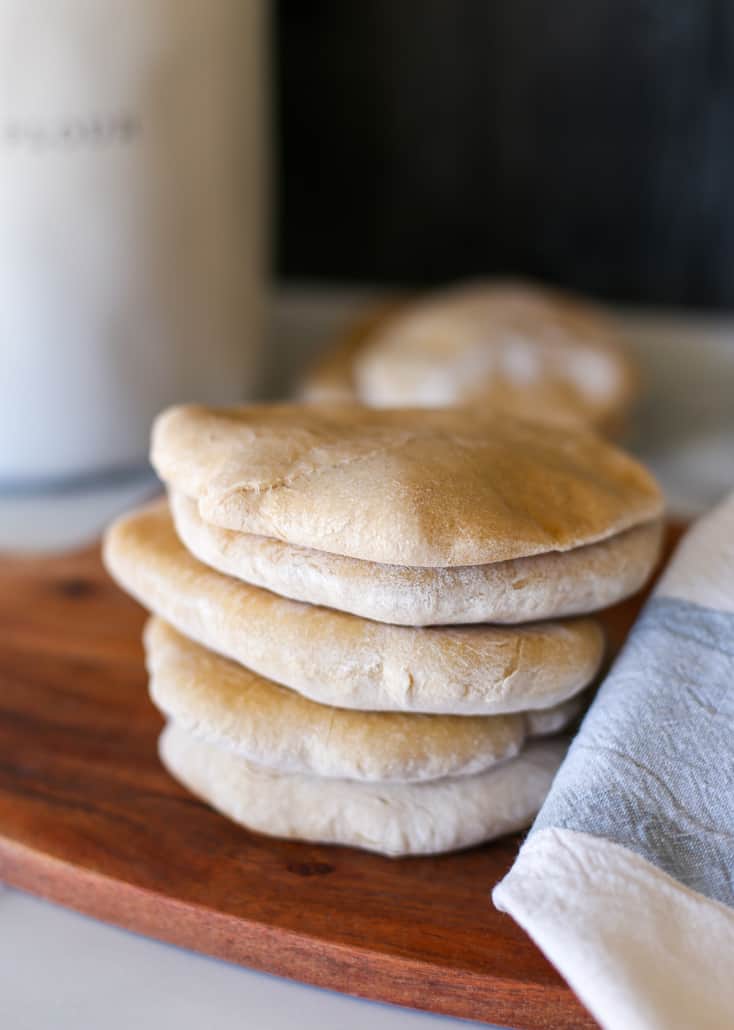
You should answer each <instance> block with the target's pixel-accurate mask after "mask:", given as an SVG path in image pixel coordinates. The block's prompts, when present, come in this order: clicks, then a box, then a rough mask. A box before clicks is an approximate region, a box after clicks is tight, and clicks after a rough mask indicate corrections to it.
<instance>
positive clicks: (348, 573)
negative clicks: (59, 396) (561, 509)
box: [169, 491, 662, 626]
mask: <svg viewBox="0 0 734 1030" xmlns="http://www.w3.org/2000/svg"><path fill="white" fill-rule="evenodd" d="M169 500H170V505H171V513H172V515H173V520H174V523H175V526H176V532H177V533H178V535H179V537H180V539H181V540H182V541H183V543H184V544H185V545H186V547H187V548H188V550H189V551H191V553H192V554H193V555H195V557H197V558H198V559H199V560H200V561H202V562H204V563H205V564H206V565H210V566H211V567H212V568H214V569H218V570H219V572H224V573H226V574H227V575H228V576H235V577H237V579H243V580H245V581H246V582H247V583H254V584H255V585H256V586H261V587H265V589H267V590H272V591H274V593H276V594H281V595H283V596H284V597H291V598H293V599H294V600H296V601H307V602H308V603H309V604H320V605H325V606H327V607H330V608H338V609H339V610H340V611H343V612H351V613H352V614H354V615H361V616H363V617H364V618H366V619H375V620H376V621H378V622H390V623H394V624H397V625H401V626H436V625H442V626H445V625H462V624H468V623H474V622H494V623H518V622H531V621H535V620H537V619H552V618H560V617H562V616H568V615H581V614H587V613H588V612H591V611H596V610H597V609H600V608H607V607H608V606H609V605H612V604H616V603H617V601H621V600H622V599H623V598H625V597H629V596H630V595H631V594H634V593H635V591H637V590H639V589H640V587H641V586H643V584H644V583H645V582H646V581H647V580H648V579H649V577H650V574H651V573H652V570H653V569H654V567H655V565H656V563H657V559H658V557H659V553H660V543H661V539H662V520H660V519H656V520H654V521H653V522H646V523H643V524H642V525H641V526H635V527H634V528H633V529H628V530H626V532H624V533H617V535H616V536H613V537H611V538H610V539H608V540H602V541H600V542H599V543H597V544H588V545H587V546H586V547H577V548H575V549H574V550H572V551H565V552H558V551H551V552H549V553H548V554H538V555H534V556H533V557H530V558H516V559H514V560H510V561H505V562H496V563H494V564H493V565H469V566H456V567H454V568H448V569H427V568H411V567H410V566H406V565H380V564H378V563H377V562H367V561H361V560H360V559H359V558H344V557H341V556H340V555H335V554H328V553H327V552H326V551H315V550H313V549H310V548H305V547H295V546H294V545H293V544H285V543H283V542H282V541H280V540H273V539H271V538H270V537H265V536H255V535H253V534H252V533H235V532H233V531H232V530H229V529H220V528H219V527H218V526H211V525H209V524H208V523H206V522H204V520H203V519H202V518H201V516H200V515H199V509H198V507H197V505H196V503H195V502H194V501H191V500H189V498H188V497H184V495H183V494H177V493H176V492H175V491H172V492H171V494H170V496H169Z"/></svg>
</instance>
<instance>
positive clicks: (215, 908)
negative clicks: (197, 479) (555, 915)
mask: <svg viewBox="0 0 734 1030" xmlns="http://www.w3.org/2000/svg"><path fill="white" fill-rule="evenodd" d="M637 607H638V603H629V604H627V605H623V606H620V607H619V608H617V609H614V610H612V611H611V612H610V613H609V614H608V616H606V621H607V623H608V626H609V633H610V640H611V642H612V645H613V646H614V647H617V646H618V645H619V643H620V641H621V640H622V639H623V638H624V635H625V633H626V631H627V628H628V627H629V625H630V623H631V620H632V619H633V618H634V615H635V613H636V610H637ZM144 617H145V616H144V612H143V611H142V609H140V608H139V607H138V606H137V605H136V604H134V603H133V602H132V601H131V600H129V599H128V598H127V597H125V596H124V595H123V594H122V593H121V592H120V591H119V590H118V589H117V588H116V587H115V586H114V585H113V584H112V583H111V582H110V581H109V579H108V578H107V576H106V575H105V573H104V571H103V569H102V566H101V564H100V560H99V552H98V549H97V548H94V549H91V550H88V551H85V552H83V553H77V554H72V555H66V556H62V557H54V558H43V559H41V558H38V559H34V558H9V557H6V558H2V559H0V879H2V880H4V881H5V882H7V883H9V884H11V885H14V886H16V887H20V888H23V889H25V890H28V891H31V892H33V893H34V894H38V895H41V896H42V897H46V898H49V899H51V900H53V901H56V902H59V903H61V904H63V905H67V906H70V907H72V908H74V909H77V910H79V911H81V912H85V913H87V914H89V915H92V916H95V917H96V918H98V919H102V920H104V921H106V922H110V923H115V924H118V925H120V926H123V927H127V928H129V929H131V930H135V931H137V932H139V933H143V934H147V935H149V936H152V937H157V938H160V939H161V940H165V941H170V942H172V943H174V944H178V945H182V946H183V947H187V948H192V949H194V950H196V951H201V952H204V953H206V954H209V955H215V956H217V957H219V958H223V959H228V960H229V961H232V962H237V963H240V964H242V965H246V966H250V967H252V968H255V969H261V970H267V971H268V972H270V973H275V974H278V975H281V976H286V977H291V978H293V979H296V980H301V981H304V982H306V983H311V984H317V985H319V986H322V987H329V988H332V989H335V990H338V991H343V992H346V993H349V994H353V995H357V996H360V997H365V998H372V999H378V1000H381V1001H388V1002H395V1003H397V1004H400V1005H409V1006H412V1007H415V1008H418V1009H426V1010H430V1011H434V1012H441V1013H446V1014H451V1015H456V1016H463V1017H466V1018H469V1019H475V1020H485V1021H488V1022H495V1023H499V1024H504V1025H508V1026H512V1027H519V1028H537V1030H540V1028H554V1030H558V1028H571V1027H574V1028H580V1027H591V1026H593V1025H594V1023H593V1020H592V1019H591V1017H590V1016H589V1015H588V1014H587V1013H586V1012H585V1010H584V1009H583V1008H582V1007H581V1005H580V1004H579V1002H578V1001H577V1000H576V999H575V997H574V996H573V994H572V993H571V991H570V990H569V989H568V987H567V986H566V985H565V983H564V982H563V981H562V980H561V978H560V977H559V976H558V974H557V973H556V972H555V971H554V970H553V969H552V967H551V966H550V965H549V964H548V962H546V960H545V959H544V958H543V956H542V955H541V954H540V952H539V951H538V950H537V949H536V948H535V946H534V945H533V944H532V942H531V941H530V940H529V938H528V937H526V936H525V934H524V933H523V932H522V931H521V930H520V929H519V928H518V927H517V926H516V925H515V924H514V923H513V921H512V920H511V919H510V918H509V917H507V916H505V915H503V914H501V913H499V912H497V911H495V910H494V908H493V907H492V905H491V903H490V900H489V891H490V889H491V887H492V886H493V884H494V883H495V882H496V881H497V880H498V879H499V878H500V877H501V876H503V874H504V873H505V872H506V871H507V870H508V869H509V867H510V865H511V863H512V860H513V857H514V855H515V853H516V851H517V847H518V838H517V837H512V838H508V839H505V840H503V841H500V842H499V843H495V844H492V845H489V846H485V847H481V848H475V849H473V850H471V851H467V852H464V853H462V854H458V855H452V856H446V857H439V858H417V859H403V860H399V861H394V860H389V859H383V858H380V857H379V856H375V855H370V854H366V853H362V852H359V851H355V850H350V849H346V848H335V847H326V846H324V847H319V846H314V845H310V844H298V843H293V842H287V841H280V840H274V839H270V838H267V837H262V836H258V835H255V834H251V833H248V832H246V831H245V830H243V829H240V828H238V827H237V826H235V825H233V824H232V823H229V822H227V821H226V820H225V819H223V818H222V817H220V816H218V815H216V814H215V813H214V812H213V811H211V810H210V809H208V808H207V807H206V806H205V805H203V804H201V803H200V802H198V801H196V800H195V799H194V798H193V797H191V796H190V795H189V794H187V793H186V791H185V790H183V788H181V787H180V786H178V784H176V783H175V782H174V781H173V780H172V779H171V778H170V777H169V776H168V775H167V774H166V773H165V772H164V770H163V769H162V767H161V766H160V765H159V763H158V759H157V757H156V737H157V734H158V731H159V729H160V725H161V723H160V717H159V716H158V714H157V712H156V711H155V710H154V708H153V707H152V705H151V704H150V702H149V701H148V697H147V692H146V677H145V672H144V669H143V659H142V649H141V644H140V631H141V628H142V625H143V621H144Z"/></svg>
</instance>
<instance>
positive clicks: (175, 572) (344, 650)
mask: <svg viewBox="0 0 734 1030" xmlns="http://www.w3.org/2000/svg"><path fill="white" fill-rule="evenodd" d="M104 558H105V562H106V565H107V568H108V569H109V571H110V572H111V574H112V575H113V576H114V577H115V578H116V579H117V581H118V582H119V583H120V584H121V585H122V586H123V587H124V588H125V589H126V590H127V591H128V592H129V593H130V594H132V595H133V596H134V597H136V598H137V599H138V600H139V601H140V602H141V603H142V604H143V605H145V607H146V608H148V609H149V610H151V611H152V612H154V613H155V614H156V615H160V616H161V617H162V618H164V619H165V620H166V621H167V622H169V623H170V624H171V625H172V626H174V627H175V628H176V629H177V630H178V631H179V632H180V633H183V634H184V636H187V637H189V638H190V639H192V640H195V641H196V642H197V643H200V644H202V645H203V646H204V647H207V648H209V649H210V650H212V651H216V652H217V653H219V654H222V655H224V656H225V657H227V658H231V659H233V660H234V661H237V662H239V663H240V664H242V665H245V666H247V668H249V669H252V670H254V671H255V672H257V673H259V674H260V675H261V676H265V677H267V678H268V679H271V680H274V681H275V682H276V683H281V684H283V685H285V686H287V687H291V688H292V689H293V690H297V691H299V693H301V694H304V695H305V696H307V697H310V698H311V699H312V700H314V701H319V702H321V703H322V704H332V705H335V706H336V707H340V708H359V709H365V710H367V711H383V710H385V711H413V712H435V713H447V714H454V715H498V714H499V715H501V714H505V713H507V712H516V711H523V710H527V709H535V708H548V707H550V706H552V705H554V704H558V703H559V702H561V701H564V700H565V699H567V698H569V697H572V696H573V695H574V694H577V693H578V692H579V691H580V690H582V689H583V688H584V687H585V686H586V685H587V684H588V683H589V682H590V681H591V680H592V679H593V677H594V676H595V674H596V672H597V670H598V668H599V665H600V663H601V659H602V656H603V649H604V644H603V634H602V631H601V629H600V627H599V626H598V624H597V623H596V622H594V621H593V620H591V619H578V620H572V621H568V622H565V623H564V622H546V623H534V624H532V625H529V626H522V627H519V626H518V627H514V626H502V627H501V626H460V627H429V628H412V627H411V628H409V627H406V626H389V625H386V624H385V623H380V622H371V621H369V620H367V619H360V618H358V617H357V616H355V615H349V614H347V613H346V612H338V611H333V610H330V609H327V608H320V607H317V606H315V605H307V604H301V603H299V602H298V601H291V600H289V599H287V598H284V597H279V596H278V595H276V594H272V593H270V592H269V591H267V590H262V589H261V588H260V587H254V586H251V585H250V584H247V583H243V582H241V581H240V580H236V579H233V578H232V577H230V576H224V575H222V573H221V572H216V571H215V570H214V569H210V568H209V567H208V566H206V565H203V564H202V563H201V562H199V561H197V559H196V558H194V557H193V556H192V555H191V554H189V552H188V551H187V550H186V548H185V547H184V546H183V544H182V543H181V542H180V540H179V539H178V537H177V535H176V532H175V530H174V528H173V523H172V520H171V516H170V513H169V511H168V506H167V505H166V504H165V503H162V504H161V503H159V504H156V505H154V506H152V507H149V508H145V509H142V510H141V511H138V512H134V513H133V514H131V515H127V516H124V517H123V518H122V519H119V520H118V521H117V522H116V523H114V524H113V525H112V526H111V527H110V529H109V530H108V531H107V534H106V536H105V542H104Z"/></svg>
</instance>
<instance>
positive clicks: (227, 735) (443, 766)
mask: <svg viewBox="0 0 734 1030" xmlns="http://www.w3.org/2000/svg"><path fill="white" fill-rule="evenodd" d="M144 640H145V652H146V661H147V666H148V672H149V674H150V695H151V698H152V700H153V702H154V703H155V705H156V706H157V707H158V708H159V709H160V710H161V711H162V712H163V714H164V715H166V716H167V717H168V718H169V719H171V720H172V721H173V722H175V723H176V725H177V726H180V727H181V728H182V729H184V730H186V731H187V732H188V733H190V734H191V735H192V736H194V737H196V738H197V739H200V740H205V741H208V742H209V743H212V744H216V745H218V746H220V747H226V748H227V749H228V750H230V751H233V752H235V753H236V754H238V755H240V756H241V757H242V758H246V759H247V760H248V761H251V762H254V763H255V764H257V765H262V766H265V767H266V768H268V769H273V770H275V771H276V772H287V773H306V774H308V775H311V776H324V777H327V778H330V779H331V778H336V779H344V780H364V781H370V782H383V783H385V782H399V783H406V782H418V781H421V780H435V779H441V778H443V777H446V776H469V775H472V774H473V773H477V772H481V771H482V770H484V769H489V768H491V766H493V765H497V764H498V763H499V762H502V761H505V760H506V759H508V758H512V757H514V756H515V755H516V754H518V752H519V751H520V749H521V748H522V746H523V744H524V743H525V740H526V738H527V737H528V736H529V735H530V733H531V730H536V731H538V735H541V734H545V733H552V732H557V731H558V730H560V729H562V728H563V726H564V725H565V724H567V723H568V722H569V721H570V720H571V719H572V718H573V717H574V716H575V715H576V714H577V713H576V711H574V705H573V703H572V702H566V704H565V705H561V706H558V707H556V708H551V709H549V710H548V711H547V712H544V713H542V716H541V717H540V718H536V717H535V716H525V715H523V714H517V715H489V716H460V715H418V714H414V713H410V714H408V713H404V712H356V711H353V710H350V709H347V708H334V707H332V706H331V705H320V704H317V703H316V702H314V701H309V700H308V699H307V698H305V697H303V696H302V695H301V694H298V693H296V692H295V691H293V690H289V689H288V688H287V687H281V686H279V685H278V684H277V683H273V681H272V680H267V679H265V678H264V677H262V676H258V675H257V673H254V672H252V671H251V670H250V669H246V668H244V666H242V665H238V664H237V663H235V662H231V661H228V660H227V659H226V658H222V657H220V656H219V655H216V654H214V653H213V652H212V651H207V650H206V648H203V647H201V646H200V645H199V644H195V643H193V641H191V640H187V639H186V637H183V636H181V634H179V633H177V632H176V631H175V630H174V629H173V628H172V627H171V626H169V625H168V624H167V623H166V622H164V621H163V620H162V619H157V618H153V619H151V620H150V621H149V623H148V625H147V626H146V630H145V635H144ZM573 701H575V699H573Z"/></svg>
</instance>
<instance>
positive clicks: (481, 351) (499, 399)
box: [299, 280, 638, 432]
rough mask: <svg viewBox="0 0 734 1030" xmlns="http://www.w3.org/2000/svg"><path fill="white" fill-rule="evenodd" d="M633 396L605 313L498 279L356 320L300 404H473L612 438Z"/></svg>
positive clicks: (621, 347)
mask: <svg viewBox="0 0 734 1030" xmlns="http://www.w3.org/2000/svg"><path fill="white" fill-rule="evenodd" d="M637 392H638V373H637V369H636V366H635V365H634V363H633V361H632V359H631V358H630V357H629V355H628V354H627V353H626V348H625V344H624V341H623V340H622V339H621V336H620V333H619V330H618V329H617V327H616V326H615V325H614V324H613V323H612V321H611V320H610V319H609V317H608V316H607V314H606V313H605V312H604V311H602V310H601V309H600V308H598V307H597V306H596V305H594V304H591V303H589V302H588V301H586V300H584V299H582V298H580V297H576V296H573V295H571V294H568V293H565V292H562V291H560V290H556V289H549V288H547V287H541V286H539V285H536V284H533V283H522V282H508V281H502V280H496V281H490V282H484V283H482V282H480V283H475V284H468V285H463V286H457V287H452V288H449V289H444V290H438V291H435V292H433V293H430V294H427V295H426V296H425V297H423V298H419V299H417V300H410V299H408V300H405V301H404V302H403V303H402V304H397V303H396V304H393V305H391V306H390V307H389V308H387V309H386V310H385V309H383V310H379V311H376V312H374V313H372V315H371V316H369V317H368V318H363V319H361V320H360V321H359V322H357V323H356V324H355V326H354V327H353V329H352V330H351V331H350V332H349V334H347V336H345V338H344V339H343V340H342V341H340V342H339V343H337V344H336V345H334V346H333V347H332V348H330V349H329V350H328V351H327V352H326V354H325V356H324V357H323V358H322V359H321V361H320V362H319V363H318V364H317V365H315V366H314V368H313V369H312V370H311V371H310V372H309V373H308V374H307V376H306V377H305V379H304V381H303V383H302V385H301V388H300V391H299V397H300V398H301V399H303V400H307V401H311V402H319V403H322V402H324V401H326V402H341V403H344V402H348V401H352V402H354V403H362V404H367V405H369V406H376V407H392V406H400V405H406V406H419V405H420V406H424V405H425V406H428V407H433V406H453V405H462V406H466V405H472V404H476V405H479V406H480V407H484V408H487V407H493V408H497V407H499V408H502V409H505V410H509V411H514V412H516V413H518V414H520V415H523V414H524V415H527V416H531V417H543V418H547V419H551V420H557V419H558V418H561V419H569V420H575V421H579V422H581V423H591V424H593V425H595V426H596V427H597V428H600V429H603V430H604V431H605V432H614V431H617V430H618V429H619V427H620V426H621V425H623V423H624V420H625V415H626V413H627V412H628V409H629V408H630V406H631V404H632V402H633V400H634V398H635V396H636V395H637Z"/></svg>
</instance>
